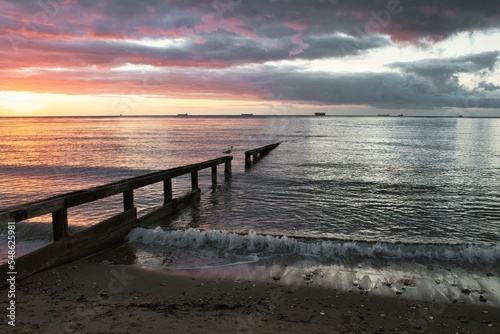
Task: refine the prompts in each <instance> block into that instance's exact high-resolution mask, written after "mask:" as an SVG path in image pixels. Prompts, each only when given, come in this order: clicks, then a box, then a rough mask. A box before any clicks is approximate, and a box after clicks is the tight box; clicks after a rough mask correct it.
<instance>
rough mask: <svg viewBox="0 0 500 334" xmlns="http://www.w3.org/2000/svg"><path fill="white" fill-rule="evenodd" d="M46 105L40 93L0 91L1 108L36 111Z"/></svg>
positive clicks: (16, 110)
mask: <svg viewBox="0 0 500 334" xmlns="http://www.w3.org/2000/svg"><path fill="white" fill-rule="evenodd" d="M44 106H45V104H44V103H43V97H42V96H41V95H40V94H35V93H30V92H7V91H0V108H5V109H8V110H11V111H15V112H23V113H24V112H34V111H37V110H40V109H42V108H43V107H44Z"/></svg>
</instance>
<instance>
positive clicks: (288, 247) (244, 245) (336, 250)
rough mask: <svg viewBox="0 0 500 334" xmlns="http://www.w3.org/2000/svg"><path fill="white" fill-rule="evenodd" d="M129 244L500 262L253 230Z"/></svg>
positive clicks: (484, 254)
mask: <svg viewBox="0 0 500 334" xmlns="http://www.w3.org/2000/svg"><path fill="white" fill-rule="evenodd" d="M127 241H128V242H130V243H140V244H144V245H154V246H167V247H190V248H193V247H194V248H196V249H205V248H207V249H222V250H224V251H226V252H237V253H241V254H259V255H273V254H291V255H301V256H311V257H321V258H356V257H369V258H380V259H384V258H385V259H402V260H404V259H415V260H417V259H424V260H425V259H427V260H440V261H441V260H442V261H467V262H469V263H495V262H500V246H498V245H492V246H490V247H487V246H484V245H472V244H426V243H389V242H368V241H356V240H339V239H331V238H330V239H320V238H309V237H289V236H286V235H283V236H279V235H265V234H257V233H256V232H254V231H253V230H251V231H249V232H248V233H247V234H239V233H233V232H227V231H219V230H198V229H187V230H163V229H162V228H160V227H157V228H155V229H145V228H136V229H134V230H132V231H131V232H130V233H129V235H128V236H127Z"/></svg>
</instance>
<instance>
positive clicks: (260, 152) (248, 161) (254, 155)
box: [245, 142, 281, 168]
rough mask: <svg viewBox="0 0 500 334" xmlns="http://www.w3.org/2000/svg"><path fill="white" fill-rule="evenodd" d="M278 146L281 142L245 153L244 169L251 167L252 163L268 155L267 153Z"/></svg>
mask: <svg viewBox="0 0 500 334" xmlns="http://www.w3.org/2000/svg"><path fill="white" fill-rule="evenodd" d="M279 144H281V142H279V143H274V144H270V145H266V146H262V147H259V148H255V149H253V150H248V151H245V168H250V167H252V163H256V162H257V161H258V160H259V159H260V158H262V157H264V156H266V155H268V154H269V152H271V150H273V149H275V148H276V147H278V146H279Z"/></svg>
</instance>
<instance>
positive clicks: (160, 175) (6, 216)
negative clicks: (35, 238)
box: [0, 156, 233, 223]
mask: <svg viewBox="0 0 500 334" xmlns="http://www.w3.org/2000/svg"><path fill="white" fill-rule="evenodd" d="M232 159H233V157H232V156H223V157H220V158H216V159H212V160H207V161H204V162H201V163H197V164H191V165H187V166H182V167H176V168H171V169H167V170H164V171H159V172H154V173H150V174H146V175H142V176H137V177H133V178H129V179H125V180H122V181H118V182H113V183H109V184H105V185H102V186H99V187H93V188H89V189H86V190H79V191H75V192H71V193H67V194H61V195H57V196H53V197H50V198H48V199H43V200H40V201H34V202H30V203H26V204H23V205H20V206H15V207H9V208H2V211H4V212H0V223H7V222H12V221H16V222H18V221H22V220H26V219H29V218H33V217H37V216H41V215H44V214H48V213H51V212H55V211H58V210H61V209H64V208H70V207H74V206H77V205H80V204H85V203H89V202H93V201H96V200H99V199H102V198H106V197H109V196H113V195H117V194H119V193H123V192H126V191H130V190H133V189H137V188H141V187H144V186H147V185H150V184H153V183H157V182H161V181H164V180H166V179H169V178H173V177H177V176H180V175H184V174H188V173H193V172H195V171H198V170H201V169H205V168H209V167H212V166H215V165H218V164H222V163H226V162H228V161H231V160H232Z"/></svg>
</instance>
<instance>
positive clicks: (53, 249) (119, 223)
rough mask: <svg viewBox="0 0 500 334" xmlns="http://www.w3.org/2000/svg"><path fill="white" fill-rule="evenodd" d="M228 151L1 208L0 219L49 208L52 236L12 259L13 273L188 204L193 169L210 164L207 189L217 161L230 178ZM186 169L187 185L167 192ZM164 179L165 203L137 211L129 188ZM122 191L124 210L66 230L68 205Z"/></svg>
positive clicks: (96, 246) (75, 255)
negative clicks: (82, 227) (48, 241)
mask: <svg viewBox="0 0 500 334" xmlns="http://www.w3.org/2000/svg"><path fill="white" fill-rule="evenodd" d="M232 160H233V157H232V156H224V157H220V158H217V159H212V160H208V161H204V162H201V163H196V164H191V165H187V166H182V167H177V168H171V169H167V170H163V171H159V172H154V173H150V174H146V175H141V176H137V177H133V178H129V179H125V180H121V181H117V182H113V183H109V184H105V185H102V186H98V187H93V188H89V189H85V190H80V191H74V192H71V193H67V194H62V195H57V196H54V197H51V198H47V199H43V200H39V201H34V202H30V203H27V204H23V205H21V206H16V207H10V208H4V209H2V210H1V211H0V224H8V223H13V222H16V223H17V222H20V221H24V220H27V219H30V218H34V217H38V216H42V215H45V214H52V230H53V236H54V242H53V243H51V244H48V245H46V246H44V247H42V248H39V249H37V250H35V251H33V252H31V253H28V254H26V255H23V256H21V257H18V258H16V259H15V263H16V265H15V267H16V276H17V279H18V280H19V279H22V278H24V277H27V276H29V275H32V274H34V273H36V272H39V271H42V270H45V269H48V268H51V267H55V266H58V265H61V264H64V263H68V262H72V261H75V260H78V259H80V258H83V257H85V256H88V255H91V254H93V253H96V252H98V251H101V250H103V249H105V248H108V247H110V246H113V245H115V244H117V243H119V242H122V241H123V239H124V238H125V236H126V235H127V234H128V233H129V232H130V230H132V228H133V227H135V226H147V225H150V224H153V223H155V222H158V220H160V219H161V218H163V217H166V216H168V215H169V214H171V213H172V212H174V210H175V209H176V208H177V207H178V206H179V204H191V203H193V202H194V201H199V199H200V189H199V187H198V171H200V170H203V169H207V168H210V169H211V173H212V189H213V190H214V191H215V189H216V188H217V166H218V165H221V164H224V165H225V166H224V176H225V180H228V179H229V178H231V161H232ZM186 174H191V191H190V192H189V193H188V194H186V195H184V196H182V197H179V198H173V196H172V179H173V178H175V177H178V176H181V175H186ZM159 182H163V197H164V203H163V205H162V206H161V207H159V208H157V209H155V210H154V211H152V212H150V213H148V214H146V215H144V216H142V217H139V218H138V217H137V209H136V207H135V205H134V190H135V189H138V188H142V187H145V186H148V185H151V184H155V183H159ZM120 193H121V194H123V212H121V213H119V214H117V215H115V216H113V217H110V218H108V219H106V220H104V221H102V222H100V223H97V224H95V225H93V226H91V227H89V228H87V229H85V230H83V231H80V232H78V233H75V234H72V235H70V234H69V233H68V208H72V207H76V206H79V205H82V204H85V203H90V202H94V201H97V200H100V199H103V198H106V197H110V196H114V195H117V194H120ZM7 265H8V263H5V264H3V265H1V266H0V286H1V285H3V284H5V282H6V279H7V274H8V273H9V271H10V270H9V268H8V266H7Z"/></svg>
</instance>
